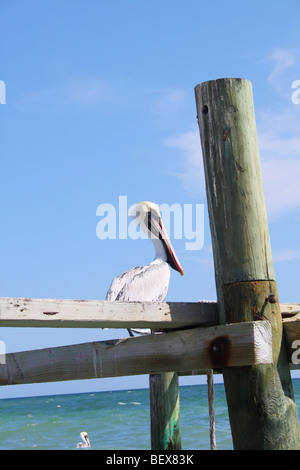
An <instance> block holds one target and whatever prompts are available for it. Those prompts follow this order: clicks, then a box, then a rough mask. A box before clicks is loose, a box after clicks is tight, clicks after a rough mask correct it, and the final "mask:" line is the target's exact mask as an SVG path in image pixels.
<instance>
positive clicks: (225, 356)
mask: <svg viewBox="0 0 300 470" xmlns="http://www.w3.org/2000/svg"><path fill="white" fill-rule="evenodd" d="M271 344H272V335H271V328H270V324H269V322H264V321H261V322H248V323H241V324H238V323H237V324H231V325H220V326H215V327H207V328H193V329H189V330H179V331H172V332H166V333H158V334H153V335H147V336H142V337H141V336H140V337H135V338H125V339H118V340H112V341H104V342H93V343H84V344H76V345H71V346H62V347H55V348H46V349H39V350H33V351H24V352H17V353H10V354H7V355H6V363H5V364H2V365H1V367H0V385H12V384H26V383H39V382H55V381H62V380H78V379H92V378H101V377H119V376H125V375H138V374H151V373H161V372H168V371H175V372H177V371H178V372H180V371H189V370H201V369H212V368H217V369H219V368H224V367H234V366H247V365H253V364H258V363H259V364H260V363H270V362H272V348H271Z"/></svg>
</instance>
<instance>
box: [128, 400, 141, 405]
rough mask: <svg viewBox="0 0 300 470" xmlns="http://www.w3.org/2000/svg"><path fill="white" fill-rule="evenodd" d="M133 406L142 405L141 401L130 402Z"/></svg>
mask: <svg viewBox="0 0 300 470" xmlns="http://www.w3.org/2000/svg"><path fill="white" fill-rule="evenodd" d="M130 404H131V405H141V402H139V401H132V402H130Z"/></svg>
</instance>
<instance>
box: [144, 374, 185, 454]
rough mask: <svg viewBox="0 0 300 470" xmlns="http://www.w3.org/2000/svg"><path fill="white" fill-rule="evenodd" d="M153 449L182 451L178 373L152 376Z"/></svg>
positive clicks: (150, 380) (150, 379) (150, 383)
mask: <svg viewBox="0 0 300 470" xmlns="http://www.w3.org/2000/svg"><path fill="white" fill-rule="evenodd" d="M149 385H150V410H151V411H150V412H151V449H152V450H180V449H181V435H180V416H179V383H178V374H177V373H176V372H165V373H164V374H151V375H150V377H149Z"/></svg>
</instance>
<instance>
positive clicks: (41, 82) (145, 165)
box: [0, 0, 300, 397]
mask: <svg viewBox="0 0 300 470" xmlns="http://www.w3.org/2000/svg"><path fill="white" fill-rule="evenodd" d="M299 10H300V4H299V1H298V0H285V1H280V0H278V1H276V2H274V1H272V2H271V1H269V0H259V1H257V0H254V1H253V0H252V1H248V0H245V1H243V2H240V1H237V0H236V1H235V0H229V1H227V2H226V5H225V2H224V1H220V0H216V1H211V2H207V1H199V0H188V1H185V2H183V1H179V0H159V1H158V0H152V1H151V2H150V1H148V2H146V1H143V0H127V1H126V2H125V1H124V0H110V1H104V0H89V1H86V0H85V1H84V0H72V1H71V0H51V1H50V0H44V1H43V2H40V1H37V0H27V1H26V2H23V1H21V0H13V1H11V0H1V3H0V18H1V30H0V80H3V81H4V82H5V84H6V104H5V105H1V106H0V119H1V130H0V133H1V134H0V136H1V184H0V198H1V199H0V200H1V208H0V211H1V222H2V223H1V245H0V257H1V267H0V276H1V282H0V295H1V296H2V297H38V298H71V299H72V298H73V299H104V298H105V295H106V291H107V289H108V287H109V285H110V282H111V280H112V278H113V277H114V276H116V275H117V274H120V273H121V272H123V271H124V270H127V269H129V268H130V267H133V266H136V265H144V264H147V263H148V262H149V261H151V259H152V257H153V254H154V252H153V247H152V246H151V243H150V242H149V241H147V240H130V239H128V240H99V239H98V238H97V236H96V226H97V223H98V221H99V217H97V216H96V210H97V207H98V206H99V205H100V204H103V203H110V204H114V205H115V207H116V208H117V209H118V201H119V196H121V195H125V196H127V200H128V204H129V205H131V204H133V203H135V202H139V201H141V200H152V201H154V202H156V203H159V204H161V203H167V204H170V205H171V204H173V203H179V204H181V205H183V204H193V206H195V205H196V204H204V205H205V220H204V246H203V248H202V249H201V250H199V251H186V250H185V242H186V240H184V239H182V240H172V241H173V245H174V248H175V250H176V252H177V255H178V257H179V259H180V261H181V264H182V266H183V268H184V271H185V276H184V277H183V278H182V277H181V276H180V275H179V274H178V273H176V272H175V271H173V272H172V274H171V282H170V288H169V293H168V297H167V300H170V301H197V300H199V299H215V298H216V294H215V284H214V271H213V262H212V250H211V240H210V231H209V224H208V219H207V209H206V198H205V187H204V176H203V167H202V160H201V158H202V157H201V149H200V140H199V132H198V128H197V122H196V107H195V100H194V87H195V86H196V85H197V84H198V83H200V82H203V81H206V80H211V79H216V78H222V77H241V78H247V79H249V80H250V81H251V82H252V85H253V93H254V104H255V110H256V119H257V130H258V137H259V146H260V154H261V160H262V169H263V178H264V188H265V196H266V202H267V210H268V217H269V228H270V235H271V243H272V250H273V259H274V265H275V273H276V279H277V282H278V286H279V292H280V300H281V302H299V301H300V290H299V268H300V247H299V232H300V189H299V187H300V185H299V181H300V158H299V156H300V133H299V129H300V105H299V104H298V105H297V104H294V103H293V101H292V93H293V91H295V90H293V89H292V83H293V82H294V81H295V80H300V56H299V50H300V47H299V46H300V34H299V12H300V11H299ZM171 235H172V234H171ZM125 334H126V333H125V331H124V330H121V331H117V330H112V331H109V332H106V331H101V330H71V329H69V330H62V329H60V330H54V329H53V330H52V329H26V330H25V329H16V328H15V329H5V328H2V329H1V332H0V339H1V340H2V341H5V343H6V349H7V352H12V351H20V350H24V349H35V348H41V347H47V346H56V345H63V344H73V343H78V342H86V341H93V340H102V339H106V338H108V337H110V338H116V337H120V336H124V335H125ZM185 380H187V379H185ZM194 380H196V379H194ZM197 380H198V382H199V381H200V380H201V379H200V378H198V379H197ZM182 383H187V382H184V379H183V380H182ZM140 386H147V377H131V378H122V379H104V380H93V381H85V382H83V381H82V382H81V381H78V382H68V383H60V384H40V385H27V386H13V387H2V388H1V390H0V397H9V396H17V395H21V396H22V395H37V394H47V393H49V394H52V393H71V392H77V391H78V392H80V391H98V390H99V391H101V390H107V389H115V388H121V389H126V388H134V387H140Z"/></svg>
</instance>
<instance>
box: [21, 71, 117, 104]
mask: <svg viewBox="0 0 300 470" xmlns="http://www.w3.org/2000/svg"><path fill="white" fill-rule="evenodd" d="M111 97H112V93H111V86H110V85H109V84H108V83H106V82H105V81H102V80H100V79H97V78H84V79H78V78H72V79H68V80H65V81H63V82H62V83H59V84H53V86H51V87H49V88H45V89H40V90H32V91H28V92H25V93H24V95H23V97H22V98H21V99H20V100H19V102H18V107H19V108H21V109H26V110H28V109H29V110H46V111H49V110H65V109H68V108H72V109H74V107H92V106H98V105H101V104H102V103H104V102H107V101H109V100H110V99H111Z"/></svg>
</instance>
